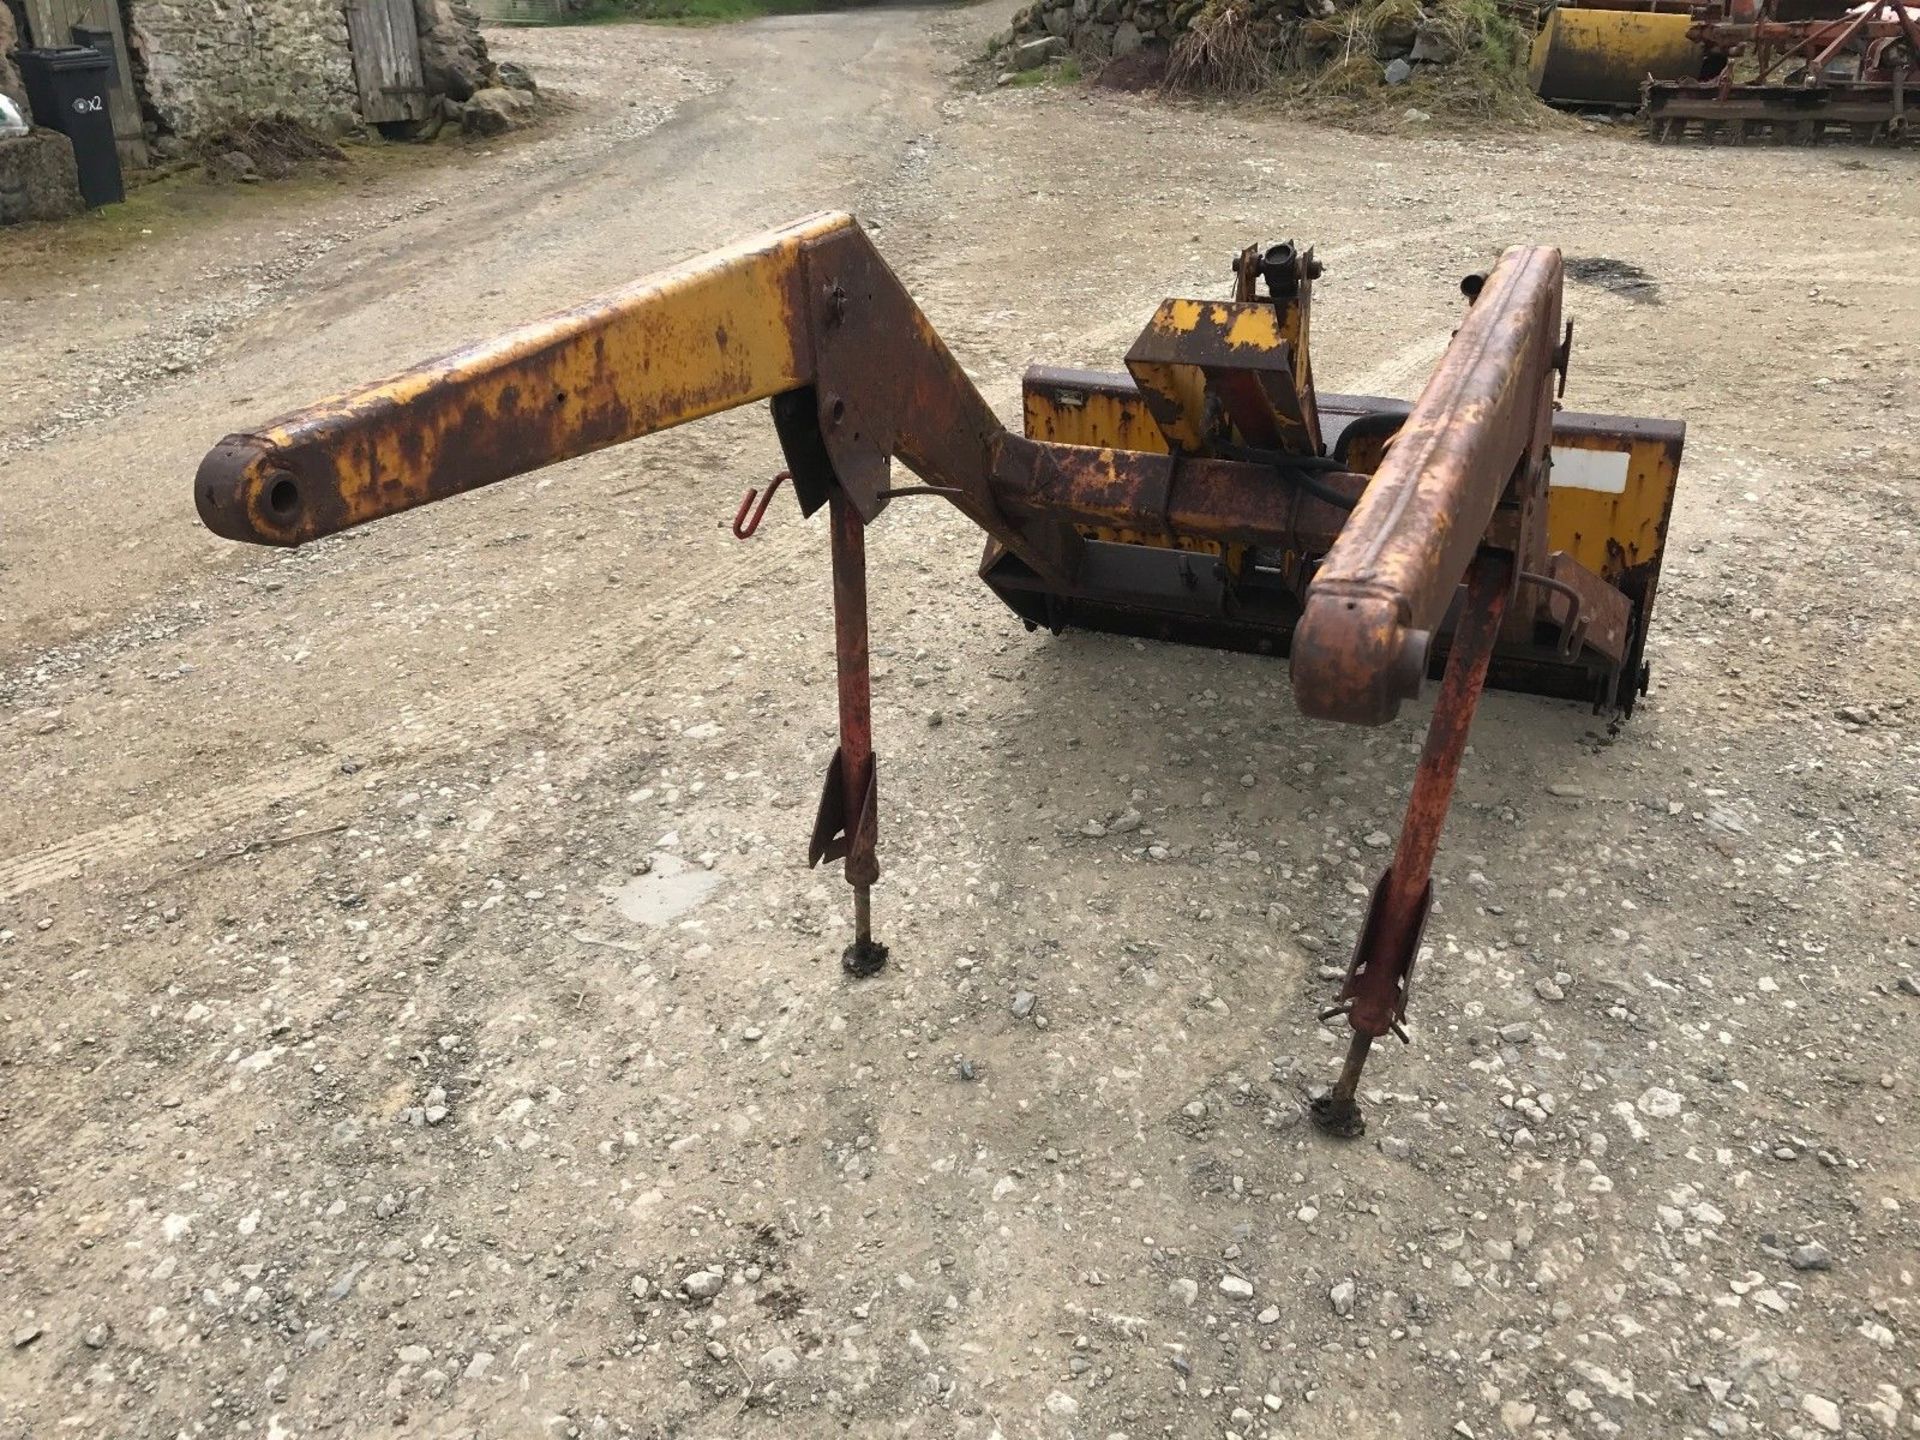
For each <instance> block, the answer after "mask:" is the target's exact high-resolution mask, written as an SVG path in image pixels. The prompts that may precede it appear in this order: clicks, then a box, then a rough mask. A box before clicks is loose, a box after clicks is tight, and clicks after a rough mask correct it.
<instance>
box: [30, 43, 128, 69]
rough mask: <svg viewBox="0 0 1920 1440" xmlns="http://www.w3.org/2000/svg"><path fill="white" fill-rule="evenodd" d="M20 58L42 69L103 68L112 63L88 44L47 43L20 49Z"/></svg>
mask: <svg viewBox="0 0 1920 1440" xmlns="http://www.w3.org/2000/svg"><path fill="white" fill-rule="evenodd" d="M20 58H21V59H22V60H23V61H26V62H27V63H29V64H32V65H37V66H39V67H40V68H41V69H43V70H103V69H106V68H107V67H108V66H110V65H112V64H113V61H112V60H110V59H109V58H107V57H106V56H105V55H102V54H101V53H100V52H99V51H98V50H95V49H94V48H93V47H92V46H90V45H47V46H43V47H41V48H39V49H36V50H22V51H21V52H20Z"/></svg>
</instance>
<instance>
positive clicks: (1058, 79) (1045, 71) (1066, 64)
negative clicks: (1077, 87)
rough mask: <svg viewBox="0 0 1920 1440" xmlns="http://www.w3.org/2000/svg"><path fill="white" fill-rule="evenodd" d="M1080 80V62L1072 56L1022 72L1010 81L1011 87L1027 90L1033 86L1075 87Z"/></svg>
mask: <svg viewBox="0 0 1920 1440" xmlns="http://www.w3.org/2000/svg"><path fill="white" fill-rule="evenodd" d="M1079 80H1080V61H1079V60H1078V59H1077V58H1075V57H1074V56H1072V55H1069V56H1067V58H1066V59H1064V60H1056V61H1054V62H1053V63H1052V64H1051V65H1040V66H1036V67H1035V68H1034V69H1032V70H1022V71H1019V72H1018V73H1017V74H1015V75H1014V77H1013V79H1011V80H1009V81H1008V82H1007V84H1008V85H1009V86H1013V87H1017V88H1019V89H1023V90H1024V89H1026V88H1027V87H1029V86H1033V85H1073V84H1077V83H1078V82H1079Z"/></svg>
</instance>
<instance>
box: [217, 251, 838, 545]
mask: <svg viewBox="0 0 1920 1440" xmlns="http://www.w3.org/2000/svg"><path fill="white" fill-rule="evenodd" d="M849 227H852V228H853V229H855V230H857V229H858V227H857V226H856V225H855V223H854V221H853V220H852V219H851V218H850V217H848V216H844V215H822V216H815V217H813V218H812V219H809V220H803V221H800V222H798V223H797V224H794V225H790V226H787V227H786V228H784V229H781V230H775V231H771V232H769V233H768V234H766V235H762V236H759V237H757V238H756V239H752V240H748V241H744V242H742V243H740V244H738V245H732V246H729V247H727V248H726V249H724V250H718V251H715V252H714V253H713V254H711V255H708V256H703V257H702V258H700V259H698V260H694V261H690V262H689V263H687V264H685V265H679V266H675V267H674V268H672V269H670V270H666V271H663V272H661V273H660V274H658V275H655V276H653V277H651V278H649V279H646V280H642V281H640V282H638V283H637V284H633V285H629V286H627V287H625V288H624V289H620V290H616V291H614V292H612V293H611V294H609V295H605V296H602V297H601V298H599V299H596V300H591V301H588V302H587V303H586V304H584V305H578V306H575V307H574V308H572V309H570V310H564V311H561V312H560V313H559V314H557V315H552V316H549V317H547V318H546V319H544V320H538V321H535V322H533V323H532V324H529V325H524V326H521V327H520V328H519V329H517V330H511V331H509V332H507V333H506V334H505V335H501V336H499V337H497V338H495V339H492V340H486V341H482V342H481V343H480V344H478V345H473V346H469V347H468V348H467V349H465V350H460V351H457V352H455V353H454V354H451V355H448V356H445V357H443V358H441V359H438V360H433V361H429V362H427V363H426V364H423V365H420V366H417V367H415V368H414V369H412V370H408V371H405V372H404V373H402V374H400V375H396V376H394V377H393V378H392V379H390V380H386V381H382V382H381V383H379V384H376V385H368V386H365V387H363V388H361V389H359V390H354V391H350V392H349V393H347V394H345V395H342V396H339V397H337V398H335V399H332V400H327V401H324V402H322V403H320V404H318V405H313V406H310V407H309V408H307V409H305V410H301V411H298V412H296V413H294V414H291V415H288V416H285V417H284V418H282V419H279V420H276V421H273V422H271V423H269V424H267V425H263V426H261V427H260V428H259V429H257V430H249V431H242V432H240V433H238V434H234V435H229V436H228V437H227V438H226V439H225V440H223V441H221V442H220V444H219V445H218V446H216V447H215V448H214V450H213V451H212V453H211V454H209V455H208V456H207V458H206V459H205V461H203V462H202V464H201V466H200V473H199V476H198V477H197V479H196V481H195V484H194V498H195V500H196V501H197V502H198V504H199V508H200V518H201V519H202V520H203V521H205V522H206V524H207V527H208V528H209V529H211V530H213V531H214V532H216V533H217V534H220V535H224V536H226V537H227V538H229V539H232V540H250V541H253V542H254V543H256V544H263V545H299V544H302V543H304V542H305V541H309V540H313V539H316V538H318V537H320V536H322V535H331V534H333V533H334V532H336V531H339V530H345V529H347V528H348V527H350V526H354V525H362V524H365V523H366V522H367V521H369V520H377V519H379V518H381V517H382V516H385V515H392V514H396V513H398V512H399V511H402V510H408V509H411V508H413V507H414V506H417V505H425V504H427V503H429V502H430V501H434V500H443V499H445V498H447V497H448V496H450V495H457V494H460V493H462V492H464V491H468V490H475V489H478V488H479V487H481V486H483V485H491V484H493V483H494V482H496V481H499V480H504V479H507V478H508V477H510V476H514V475H520V474H524V473H525V472H527V471H529V470H536V469H539V468H540V467H542V466H545V465H552V464H555V463H556V462H558V461H561V460H569V459H572V458H574V457H575V456H579V455H585V454H589V453H591V452H592V451H595V450H599V449H603V448H604V447H606V446H608V445H616V444H619V443H620V442H621V441H624V440H632V439H635V438H636V437H638V436H641V435H647V434H651V433H653V432H654V431H658V430H664V429H666V428H667V427H669V426H672V425H679V424H682V423H684V422H686V421H688V420H695V419H698V418H700V417H701V416H703V415H712V414H715V413H717V412H718V411H721V410H728V409H732V408H733V407H735V406H738V405H744V404H747V403H749V402H750V401H753V400H759V399H764V398H766V397H768V396H772V395H777V394H779V393H781V392H782V391H786V390H793V389H796V388H798V387H800V386H802V385H805V384H807V383H808V382H809V381H811V379H812V378H813V356H812V347H811V345H810V343H809V339H808V335H809V332H808V325H807V304H806V299H805V297H804V296H803V294H802V279H803V276H804V269H803V266H802V264H801V255H802V251H803V248H804V247H805V246H806V245H807V243H808V242H809V241H812V240H818V239H821V238H824V237H828V236H832V235H835V234H839V233H844V232H845V231H846V230H847V229H848V228H849Z"/></svg>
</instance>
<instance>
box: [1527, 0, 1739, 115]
mask: <svg viewBox="0 0 1920 1440" xmlns="http://www.w3.org/2000/svg"><path fill="white" fill-rule="evenodd" d="M1692 24H1693V3H1692V0H1581V3H1580V4H1577V5H1551V6H1549V7H1548V8H1547V9H1546V10H1545V11H1544V12H1543V13H1542V15H1541V17H1540V28H1539V31H1538V32H1537V33H1536V34H1535V36H1534V40H1533V54H1532V58H1531V60H1530V61H1529V62H1528V69H1527V80H1528V83H1529V84H1530V85H1531V86H1532V87H1533V93H1534V94H1536V95H1538V96H1539V97H1540V98H1541V99H1542V100H1545V101H1546V102H1547V103H1548V104H1549V105H1566V106H1571V107H1575V108H1580V107H1606V108H1609V109H1621V110H1637V109H1638V108H1639V107H1640V87H1641V85H1642V83H1643V82H1645V81H1646V80H1648V79H1653V80H1691V79H1694V78H1696V77H1697V76H1698V75H1699V73H1700V63H1701V60H1702V58H1703V52H1702V50H1701V48H1700V45H1699V43H1698V42H1697V41H1695V40H1694V39H1693V38H1692V37H1690V36H1689V35H1688V33H1687V32H1688V29H1689V28H1690V27H1691V26H1692Z"/></svg>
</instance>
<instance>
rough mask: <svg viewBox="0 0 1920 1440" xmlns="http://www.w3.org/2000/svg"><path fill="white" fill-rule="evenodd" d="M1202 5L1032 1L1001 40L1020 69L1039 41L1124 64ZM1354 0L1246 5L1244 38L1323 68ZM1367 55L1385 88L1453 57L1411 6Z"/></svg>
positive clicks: (1171, 0) (1257, 0) (1159, 48)
mask: <svg viewBox="0 0 1920 1440" xmlns="http://www.w3.org/2000/svg"><path fill="white" fill-rule="evenodd" d="M1207 4H1208V0H1035V3H1033V4H1031V5H1029V6H1028V7H1027V8H1026V9H1024V10H1022V11H1021V12H1020V13H1019V14H1017V15H1016V16H1014V19H1013V26H1012V29H1011V30H1009V31H1008V32H1007V34H1006V36H1005V37H1004V39H1005V42H1006V49H1007V53H1008V55H1009V57H1010V60H1011V61H1012V62H1013V63H1014V64H1015V67H1016V68H1019V61H1020V52H1021V48H1022V47H1023V46H1024V47H1029V49H1028V51H1027V54H1028V55H1030V56H1032V57H1033V58H1034V59H1035V61H1036V63H1042V62H1044V61H1045V60H1046V59H1048V58H1051V57H1050V56H1049V55H1047V54H1045V53H1043V51H1042V49H1041V47H1040V46H1039V44H1038V42H1040V41H1042V40H1047V39H1054V40H1057V41H1059V42H1060V43H1061V45H1062V46H1063V47H1064V48H1065V49H1070V50H1072V51H1073V52H1074V53H1076V54H1078V55H1081V56H1085V57H1086V58H1088V59H1091V60H1094V61H1105V60H1123V59H1125V58H1126V57H1128V56H1130V55H1133V54H1134V53H1135V52H1136V51H1140V50H1142V49H1145V50H1148V51H1155V52H1158V53H1160V54H1162V55H1164V54H1165V53H1167V52H1168V51H1170V50H1171V49H1172V47H1173V45H1174V43H1175V42H1176V41H1177V40H1178V39H1179V37H1180V36H1181V35H1183V34H1184V33H1186V31H1187V30H1188V28H1189V27H1190V25H1191V23H1192V22H1193V20H1194V18H1195V17H1196V16H1197V15H1199V14H1200V12H1201V11H1202V10H1203V9H1204V8H1205V7H1206V5H1207ZM1351 5H1352V0H1338V3H1336V0H1245V7H1244V8H1245V10H1246V16H1247V35H1248V38H1249V39H1250V40H1251V41H1253V43H1254V44H1255V45H1257V46H1259V47H1260V48H1262V49H1264V50H1266V51H1267V52H1268V53H1269V54H1273V55H1280V54H1282V53H1286V52H1288V51H1290V50H1297V51H1298V52H1299V57H1300V58H1301V59H1302V60H1304V61H1307V62H1309V63H1314V64H1321V63H1325V62H1326V61H1327V60H1329V59H1331V58H1333V53H1334V52H1335V51H1337V50H1341V49H1343V48H1344V45H1345V43H1346V32H1345V28H1344V27H1343V26H1342V25H1341V23H1340V20H1341V18H1343V17H1342V11H1343V10H1344V9H1348V8H1351ZM1371 43H1372V51H1373V58H1374V59H1375V60H1376V61H1378V62H1379V63H1380V64H1381V65H1382V67H1383V72H1384V78H1385V79H1386V81H1387V83H1388V84H1399V83H1401V82H1402V81H1404V80H1406V79H1407V78H1408V77H1409V76H1411V75H1412V74H1413V73H1415V67H1417V66H1420V65H1428V64H1448V63H1451V62H1452V61H1453V60H1454V59H1455V58H1457V57H1456V54H1455V51H1454V47H1453V44H1452V41H1451V40H1450V39H1449V38H1448V36H1447V34H1446V32H1445V31H1444V29H1443V28H1442V27H1440V26H1438V25H1435V24H1431V23H1429V22H1428V21H1427V19H1426V18H1425V15H1424V12H1422V11H1420V10H1418V9H1415V8H1413V7H1409V8H1408V10H1407V11H1406V12H1405V13H1395V14H1390V15H1389V16H1387V17H1386V18H1385V19H1384V20H1383V21H1382V22H1381V23H1380V24H1378V25H1377V26H1375V27H1373V33H1372V41H1371Z"/></svg>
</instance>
